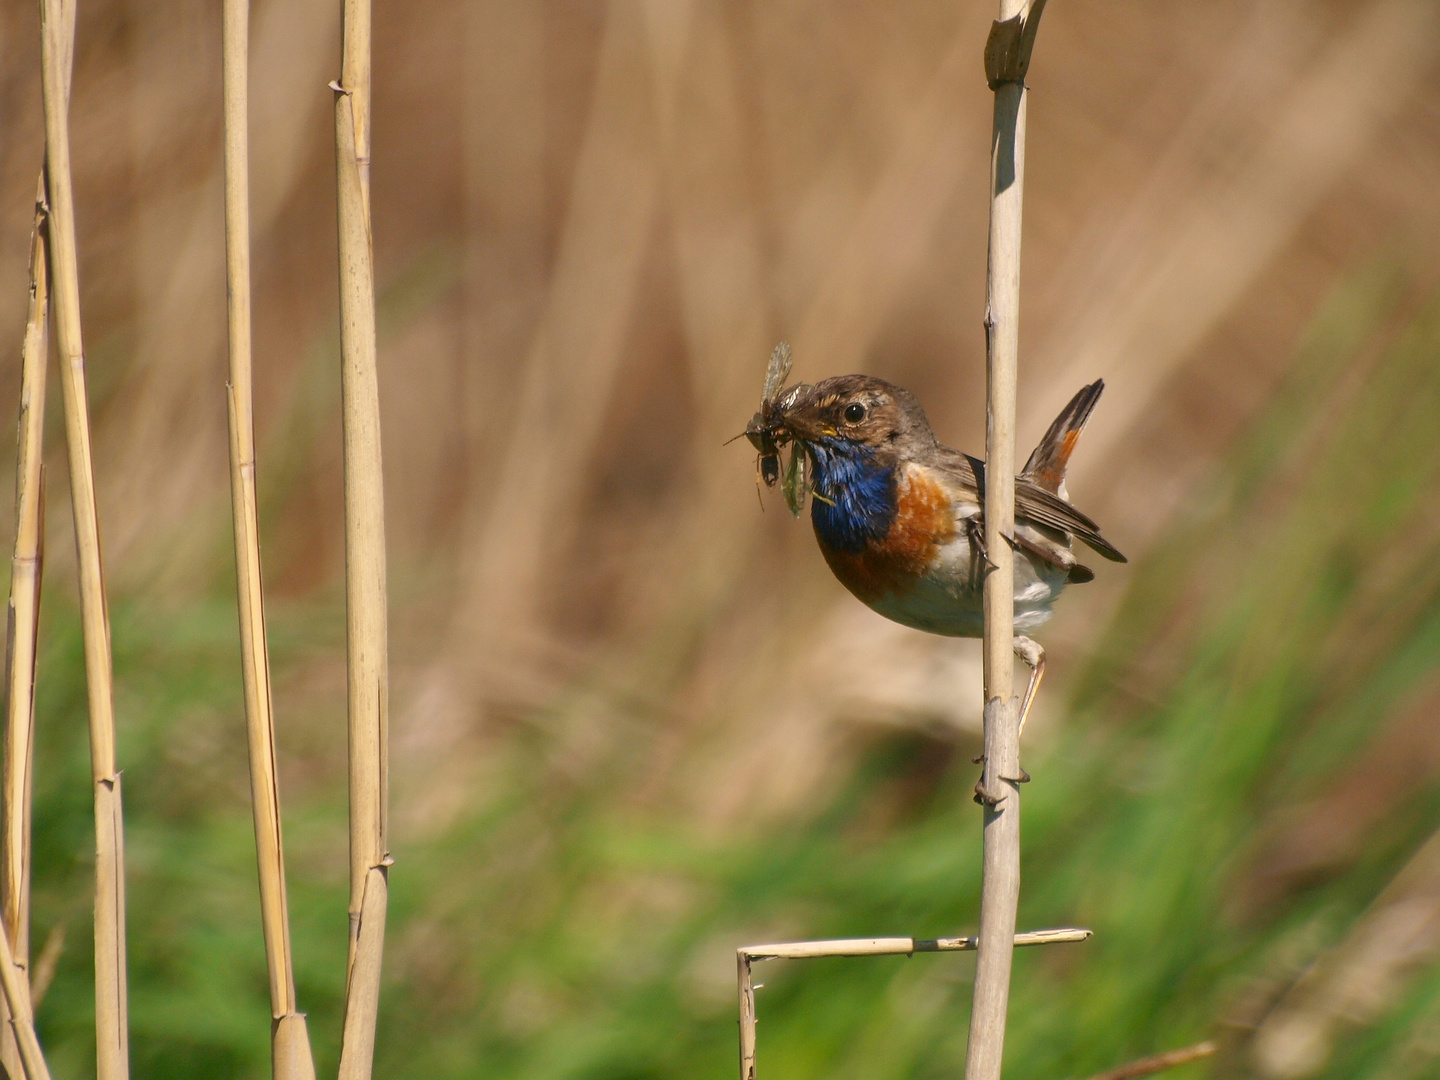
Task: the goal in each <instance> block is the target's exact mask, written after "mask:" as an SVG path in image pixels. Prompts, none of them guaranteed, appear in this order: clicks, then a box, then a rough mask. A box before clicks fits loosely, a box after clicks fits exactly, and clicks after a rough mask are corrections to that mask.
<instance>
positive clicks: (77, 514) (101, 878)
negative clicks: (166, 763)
mask: <svg viewBox="0 0 1440 1080" xmlns="http://www.w3.org/2000/svg"><path fill="white" fill-rule="evenodd" d="M40 36H41V75H42V80H41V81H42V85H43V91H44V100H45V177H46V195H47V201H48V203H49V207H50V222H49V225H50V252H49V255H50V282H51V288H52V290H53V295H54V305H55V331H56V333H55V336H56V339H57V346H58V349H59V360H60V391H61V397H62V398H63V400H64V406H65V442H66V447H67V450H68V453H69V459H70V503H71V510H72V513H73V516H74V519H75V556H76V558H75V562H76V565H77V567H78V569H79V577H80V618H81V625H82V629H83V632H84V639H85V685H86V692H87V695H88V698H89V713H90V768H91V781H92V783H93V786H94V796H95V1043H96V1068H97V1075H98V1077H99V1080H122V1078H124V1077H127V1076H128V1075H129V1072H130V1046H129V1017H128V1015H127V1013H128V1005H127V993H126V986H125V967H126V964H125V840H124V828H123V814H122V808H121V807H122V800H121V790H120V773H119V771H118V770H117V769H116V767H115V711H114V693H113V686H112V672H111V660H110V617H109V613H108V611H107V609H106V601H105V573H104V569H103V565H102V562H101V557H100V526H99V522H98V520H97V516H96V508H95V472H94V467H93V464H92V457H91V450H90V415H89V406H88V404H87V402H86V395H85V350H84V344H83V341H82V338H81V332H80V278H79V272H78V265H77V257H76V249H75V202H74V195H73V191H72V184H71V176H70V123H69V84H70V58H71V56H73V47H74V37H75V22H74V4H73V2H72V3H70V4H64V3H62V2H61V0H42V2H41V5H40Z"/></svg>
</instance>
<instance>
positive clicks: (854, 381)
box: [745, 345, 1126, 730]
mask: <svg viewBox="0 0 1440 1080" xmlns="http://www.w3.org/2000/svg"><path fill="white" fill-rule="evenodd" d="M789 370H790V351H789V347H788V346H785V345H781V346H780V347H778V348H777V349H776V350H775V354H774V355H773V356H772V357H771V362H770V371H769V373H768V376H767V378H766V385H765V393H764V395H763V397H762V400H761V406H760V411H759V412H758V413H756V414H755V417H754V418H753V419H752V420H751V421H750V425H749V427H747V428H746V430H745V434H746V436H747V437H748V438H749V439H750V442H751V443H752V444H753V445H754V446H755V449H756V450H757V451H758V452H759V455H760V461H759V470H760V476H761V478H762V479H764V481H765V483H766V485H767V486H773V485H774V484H775V482H776V481H777V480H779V479H780V472H781V470H780V456H781V454H782V452H783V451H784V448H785V447H786V445H787V444H793V445H791V448H790V457H789V461H788V463H787V465H786V467H785V470H784V480H785V488H784V490H785V496H786V500H787V502H788V503H789V504H790V509H791V511H792V512H793V513H795V514H796V515H797V516H798V515H799V512H800V509H801V508H802V507H803V505H804V500H805V495H806V492H807V491H808V492H809V494H810V495H811V496H812V499H811V505H810V520H811V523H812V524H813V525H814V527H815V539H816V540H817V541H818V542H819V544H820V553H821V554H822V555H824V556H825V561H826V562H827V563H828V564H829V565H830V569H831V570H832V571H833V572H834V574H835V576H836V577H837V578H838V579H839V580H840V583H841V584H842V585H844V586H845V587H846V588H847V589H849V590H850V591H851V592H852V593H853V594H854V595H855V596H856V598H858V599H859V600H860V601H861V602H862V603H864V604H865V605H866V606H868V607H869V608H870V609H871V610H873V611H876V612H878V613H879V614H881V615H884V616H885V617H886V618H888V619H893V620H894V621H895V622H898V623H902V624H903V625H905V626H911V627H914V628H915V629H917V630H927V631H929V632H930V633H932V634H945V635H948V636H951V637H981V636H983V618H982V599H981V597H982V581H983V578H984V566H985V564H986V562H987V559H986V552H985V544H984V529H983V521H982V518H981V505H982V503H983V494H982V493H983V491H984V484H985V463H984V462H983V461H980V460H978V459H976V458H973V457H970V456H969V455H967V454H962V453H960V452H959V451H956V450H952V449H950V447H948V446H945V445H943V444H942V443H940V442H939V440H937V439H936V438H935V433H934V431H932V430H931V428H930V422H929V421H928V420H927V419H926V418H925V410H924V409H922V408H921V407H920V402H918V401H917V400H915V397H914V395H912V394H911V393H910V392H909V391H908V390H904V389H902V388H900V387H898V386H895V385H894V384H892V383H888V382H886V381H885V380H884V379H877V378H874V377H872V376H869V375H841V376H838V377H836V378H833V379H826V380H824V381H823V382H820V383H817V384H815V385H814V386H810V385H807V384H805V383H798V384H795V385H793V386H790V387H784V388H782V385H781V384H783V383H784V381H785V378H786V376H787V375H788V374H789ZM1104 389H1105V383H1104V381H1103V380H1098V379H1097V380H1096V381H1095V382H1093V383H1091V384H1090V385H1089V386H1086V387H1083V388H1082V389H1081V390H1080V392H1079V393H1077V394H1076V395H1075V396H1074V397H1073V398H1072V399H1071V400H1070V404H1068V405H1066V406H1065V408H1064V409H1063V410H1061V412H1060V415H1059V416H1057V417H1056V418H1055V422H1054V423H1052V424H1051V425H1050V429H1049V430H1048V431H1046V432H1045V436H1044V438H1042V439H1041V440H1040V445H1038V446H1037V447H1035V452H1034V453H1032V454H1031V455H1030V458H1029V460H1028V461H1027V462H1026V463H1025V468H1024V470H1023V471H1022V472H1021V473H1020V475H1019V477H1018V478H1017V479H1016V483H1015V536H1014V539H1013V541H1012V545H1013V547H1014V550H1015V554H1016V558H1015V630H1016V635H1015V640H1014V648H1015V653H1016V655H1017V656H1019V657H1020V659H1021V660H1023V661H1024V662H1025V664H1026V665H1027V666H1028V667H1029V668H1030V681H1029V684H1028V685H1027V686H1026V688H1025V697H1024V700H1023V702H1022V704H1021V707H1020V727H1021V730H1024V726H1025V718H1026V716H1027V715H1028V714H1029V711H1030V705H1031V703H1032V702H1033V701H1034V700H1035V691H1036V690H1037V689H1038V687H1039V685H1040V679H1041V677H1042V676H1043V675H1044V673H1045V650H1044V649H1042V648H1041V647H1040V645H1039V644H1038V643H1036V642H1035V641H1033V640H1031V639H1030V638H1029V637H1027V636H1026V634H1027V633H1028V632H1029V631H1031V630H1033V629H1035V628H1036V627H1037V626H1039V625H1040V624H1041V623H1043V622H1045V621H1046V620H1047V619H1049V618H1050V616H1051V614H1053V612H1052V605H1053V604H1054V603H1055V599H1056V597H1058V596H1059V595H1060V593H1061V592H1062V591H1063V590H1064V588H1065V586H1066V585H1069V584H1071V583H1080V582H1086V581H1090V580H1091V579H1092V578H1094V576H1095V575H1094V573H1093V572H1092V571H1091V570H1090V569H1089V568H1088V567H1086V566H1082V565H1081V564H1080V562H1079V561H1078V560H1077V559H1076V557H1075V552H1074V544H1075V541H1076V540H1077V539H1078V540H1080V541H1082V542H1083V543H1084V544H1086V546H1088V547H1089V548H1091V549H1092V550H1093V551H1095V552H1096V553H1097V554H1099V555H1100V556H1102V557H1103V558H1106V559H1110V560H1111V561H1113V562H1125V561H1126V560H1125V556H1124V555H1122V554H1120V552H1119V551H1118V550H1116V548H1115V546H1114V545H1113V544H1111V543H1110V542H1109V541H1108V540H1106V539H1105V538H1104V537H1103V536H1101V535H1100V527H1099V526H1098V525H1096V524H1095V522H1094V521H1092V520H1091V519H1090V518H1088V517H1087V516H1085V515H1084V514H1083V513H1081V512H1080V511H1079V510H1077V509H1075V507H1073V506H1072V505H1070V499H1069V494H1068V492H1067V491H1066V490H1065V470H1066V466H1067V465H1068V464H1069V461H1070V455H1071V453H1072V452H1073V451H1074V449H1075V444H1076V442H1077V441H1078V440H1079V438H1080V432H1081V431H1083V430H1084V428H1085V422H1086V421H1087V420H1089V419H1090V413H1091V412H1092V411H1093V410H1094V408H1095V404H1096V402H1098V401H1099V400H1100V394H1101V391H1103V390H1104Z"/></svg>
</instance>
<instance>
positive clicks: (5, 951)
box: [0, 924, 50, 1080]
mask: <svg viewBox="0 0 1440 1080" xmlns="http://www.w3.org/2000/svg"><path fill="white" fill-rule="evenodd" d="M0 993H3V995H4V999H5V1011H6V1012H7V1013H8V1014H9V1016H8V1020H9V1027H10V1031H11V1034H12V1036H13V1037H14V1039H15V1044H16V1047H17V1049H18V1052H19V1057H20V1067H21V1069H22V1070H23V1073H24V1076H25V1080H50V1068H49V1066H48V1065H46V1064H45V1055H44V1054H43V1053H41V1051H40V1040H39V1039H38V1038H37V1037H36V1035H35V1010H34V1008H33V1007H32V1006H31V1004H30V988H29V985H28V984H27V982H26V979H25V972H24V969H22V968H20V967H19V966H18V965H17V964H16V963H15V954H14V952H12V951H11V949H10V928H9V925H8V924H5V925H0ZM13 1075H14V1074H13V1073H12V1076H13Z"/></svg>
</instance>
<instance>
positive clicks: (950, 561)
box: [870, 535, 1067, 637]
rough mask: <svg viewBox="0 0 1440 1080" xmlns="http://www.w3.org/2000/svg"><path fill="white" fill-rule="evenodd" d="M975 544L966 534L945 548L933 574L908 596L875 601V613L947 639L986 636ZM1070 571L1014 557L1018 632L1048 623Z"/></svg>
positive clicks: (1019, 555) (1026, 557) (910, 589)
mask: <svg viewBox="0 0 1440 1080" xmlns="http://www.w3.org/2000/svg"><path fill="white" fill-rule="evenodd" d="M972 570H973V567H972V563H971V559H970V544H969V542H968V541H967V540H965V539H964V537H963V535H962V536H960V537H957V538H956V539H955V540H953V541H952V542H951V543H949V544H946V545H945V547H944V548H943V549H942V552H941V558H940V560H939V561H938V562H937V563H935V564H934V565H933V566H932V567H931V569H930V572H929V573H928V574H927V575H926V576H925V577H924V578H922V579H920V580H919V581H917V582H915V583H913V584H912V585H910V586H909V587H908V588H906V589H905V590H904V591H903V592H898V593H893V594H890V595H888V596H885V597H882V598H880V599H878V600H875V601H872V602H871V603H870V607H871V609H872V610H874V611H876V612H878V613H879V614H881V615H884V616H885V617H886V618H887V619H893V620H894V621H895V622H898V623H901V624H902V625H904V626H912V627H914V628H915V629H916V630H925V631H927V632H929V633H932V634H943V635H945V636H947V637H982V636H984V616H983V601H982V595H981V589H980V583H979V581H978V580H972ZM1066 580H1067V573H1066V571H1065V570H1062V569H1061V568H1059V567H1056V566H1053V565H1051V564H1050V563H1048V562H1043V561H1037V560H1034V559H1032V558H1031V557H1030V556H1029V555H1027V554H1026V553H1025V552H1023V551H1019V552H1016V553H1015V632H1016V633H1020V634H1024V633H1028V632H1029V631H1031V630H1033V629H1035V628H1036V627H1037V626H1039V625H1040V624H1041V623H1044V622H1046V621H1047V620H1048V619H1049V618H1050V616H1051V615H1052V614H1054V612H1053V611H1052V610H1051V605H1052V604H1054V603H1055V598H1056V597H1057V596H1059V595H1060V593H1061V591H1062V590H1063V589H1064V588H1065V584H1066Z"/></svg>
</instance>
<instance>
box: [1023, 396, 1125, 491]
mask: <svg viewBox="0 0 1440 1080" xmlns="http://www.w3.org/2000/svg"><path fill="white" fill-rule="evenodd" d="M1104 389H1105V380H1104V379H1096V380H1095V381H1094V382H1093V383H1091V384H1090V385H1089V386H1084V387H1081V388H1080V392H1079V393H1077V394H1076V395H1075V396H1074V397H1073V398H1071V399H1070V404H1068V405H1066V406H1065V408H1063V409H1061V410H1060V415H1059V416H1057V417H1056V418H1055V422H1054V423H1053V424H1051V425H1050V429H1049V430H1048V431H1046V432H1045V436H1044V438H1042V439H1041V440H1040V445H1039V446H1037V447H1035V452H1034V453H1032V454H1031V455H1030V460H1029V461H1027V462H1025V468H1024V470H1023V471H1022V472H1021V473H1020V475H1021V476H1023V477H1024V478H1025V479H1026V480H1029V481H1030V482H1031V483H1033V484H1034V485H1035V486H1036V487H1039V488H1044V489H1045V490H1046V491H1049V492H1052V493H1053V494H1057V495H1061V496H1062V497H1063V495H1064V488H1065V468H1066V466H1067V465H1069V463H1070V455H1071V453H1072V452H1073V451H1074V450H1075V444H1076V442H1078V441H1079V439H1080V432H1082V431H1084V430H1085V421H1087V420H1089V419H1090V414H1091V412H1093V411H1094V409H1095V403H1096V402H1097V401H1099V400H1100V394H1101V392H1103V391H1104Z"/></svg>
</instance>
